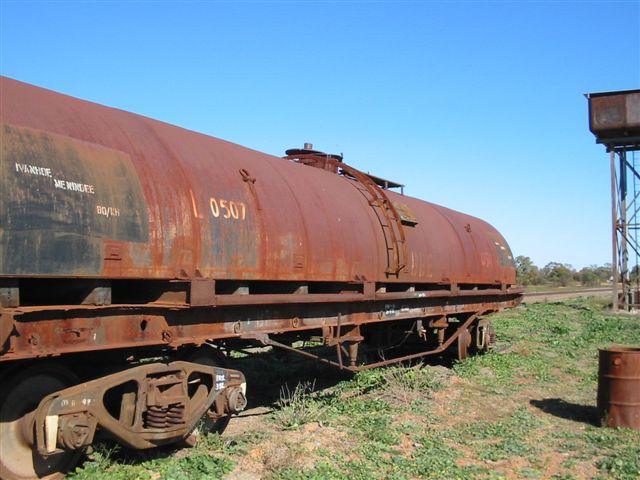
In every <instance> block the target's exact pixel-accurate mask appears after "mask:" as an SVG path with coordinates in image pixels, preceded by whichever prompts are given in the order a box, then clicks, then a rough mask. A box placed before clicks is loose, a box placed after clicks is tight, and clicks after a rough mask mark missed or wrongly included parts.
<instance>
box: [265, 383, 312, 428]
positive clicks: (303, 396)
mask: <svg viewBox="0 0 640 480" xmlns="http://www.w3.org/2000/svg"><path fill="white" fill-rule="evenodd" d="M314 387H315V383H309V382H305V383H298V384H297V385H296V386H295V388H294V389H293V390H291V389H290V388H289V386H288V385H286V384H285V385H284V386H283V387H282V388H281V389H280V399H279V400H278V401H277V402H276V405H277V409H276V410H275V411H274V412H273V418H274V420H275V421H276V423H277V424H279V425H280V426H282V428H284V429H296V428H298V427H300V426H301V425H304V424H306V423H310V422H315V421H318V420H319V419H320V417H321V414H322V408H321V405H320V404H319V403H318V402H316V400H315V399H314V398H313V396H312V393H313V390H314Z"/></svg>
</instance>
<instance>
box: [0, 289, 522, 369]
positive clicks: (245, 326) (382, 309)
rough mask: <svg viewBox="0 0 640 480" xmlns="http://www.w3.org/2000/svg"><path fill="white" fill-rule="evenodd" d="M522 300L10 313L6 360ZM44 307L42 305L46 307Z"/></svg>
mask: <svg viewBox="0 0 640 480" xmlns="http://www.w3.org/2000/svg"><path fill="white" fill-rule="evenodd" d="M519 302H520V297H519V295H517V294H511V295H504V296H498V295H488V296H484V297H483V296H476V297H471V296H464V297H457V296H452V297H449V298H447V297H444V298H438V297H436V298H423V299H419V298H418V299H413V300H406V301H397V300H396V301H383V302H381V301H374V302H362V301H361V302H347V303H311V304H308V303H300V304H279V305H270V306H269V307H268V308H265V307H264V306H263V305H250V304H246V305H238V306H234V307H226V308H220V307H217V308H215V309H201V308H198V309H193V308H191V309H187V308H167V307H165V308H155V309H152V308H147V307H143V306H135V307H133V306H132V307H128V308H120V307H116V306H113V307H103V308H90V307H75V308H74V307H73V306H69V307H66V308H64V309H61V310H58V311H47V310H41V309H40V310H35V311H28V308H27V307H25V310H26V311H25V312H23V313H20V314H18V313H16V314H14V315H7V316H5V317H3V318H2V320H3V321H6V322H10V325H11V328H12V334H11V335H10V336H9V338H8V340H7V341H5V347H4V348H5V349H4V352H3V355H2V360H3V361H10V360H17V359H24V358H34V357H43V356H49V355H59V354H62V353H72V352H86V351H97V350H107V349H113V348H133V347H136V346H137V347H143V346H169V347H174V348H176V347H179V346H181V345H185V344H201V343H204V342H205V341H207V340H211V339H228V338H240V337H241V336H242V335H245V334H249V333H270V332H287V331H298V332H304V331H308V330H312V329H318V328H322V327H323V326H335V325H337V324H338V319H340V320H341V322H342V324H343V325H344V326H348V325H359V324H375V323H379V322H386V321H389V320H402V319H411V318H421V317H426V316H433V315H443V314H456V313H464V312H469V313H473V312H478V311H484V310H491V311H499V310H501V309H504V308H508V307H513V306H515V305H517V304H518V303H519ZM39 308H40V307H39Z"/></svg>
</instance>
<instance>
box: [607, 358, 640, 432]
mask: <svg viewBox="0 0 640 480" xmlns="http://www.w3.org/2000/svg"><path fill="white" fill-rule="evenodd" d="M599 363H600V365H599V373H598V416H599V418H600V420H601V422H602V426H603V427H614V428H615V427H624V428H633V429H636V430H640V347H620V346H612V347H610V348H608V349H601V350H600V361H599Z"/></svg>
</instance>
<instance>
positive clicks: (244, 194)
mask: <svg viewBox="0 0 640 480" xmlns="http://www.w3.org/2000/svg"><path fill="white" fill-rule="evenodd" d="M0 82H1V83H0V90H1V93H2V102H1V110H0V118H1V123H2V125H1V126H0V128H1V129H2V130H1V132H2V133H1V135H2V136H1V148H2V154H1V162H0V302H1V304H0V382H1V385H2V389H1V391H0V438H1V439H2V440H1V442H0V477H1V478H3V479H14V478H20V479H24V478H40V477H45V476H48V475H54V476H55V475H59V474H62V473H63V472H64V471H65V470H67V469H68V468H70V467H72V466H73V465H74V464H75V463H76V462H77V460H78V457H79V455H80V452H82V449H83V448H85V447H86V446H88V445H90V444H91V443H92V442H93V440H94V437H95V436H96V435H98V434H99V435H104V436H107V437H110V438H112V439H115V440H116V441H118V442H120V443H122V444H124V445H125V446H128V447H131V448H136V449H145V448H152V447H155V446H158V445H163V444H167V443H172V442H179V441H183V442H184V441H187V442H188V441H189V440H190V439H191V438H192V437H193V436H194V435H193V432H194V429H196V428H208V429H212V430H217V431H221V430H222V429H223V428H224V427H225V425H226V423H227V422H228V419H229V417H230V415H232V414H233V413H236V412H238V411H240V410H242V409H243V408H244V406H245V405H246V397H245V393H246V390H245V389H246V382H245V379H244V376H243V374H242V373H241V372H240V371H237V370H234V369H231V368H229V367H228V366H227V363H226V361H225V359H226V356H225V354H228V352H230V351H233V350H234V349H240V348H246V347H247V346H256V345H257V346H271V347H273V348H280V349H284V350H286V351H289V352H292V353H296V354H300V355H304V356H307V357H309V358H310V359H313V360H315V361H319V362H322V363H324V364H326V365H329V366H333V367H336V368H338V369H342V370H345V371H352V372H355V371H358V370H360V369H363V368H371V367H376V366H382V365H387V364H390V363H394V362H400V361H405V360H412V359H419V358H423V357H426V356H429V355H441V354H444V353H446V352H452V353H453V355H454V356H456V357H458V358H465V357H466V356H467V355H471V354H477V353H482V352H483V351H485V350H487V349H488V348H489V346H490V344H491V343H492V341H493V337H494V335H493V330H492V327H491V323H490V319H489V318H487V315H488V314H490V313H492V312H496V311H499V310H501V309H504V308H507V307H513V306H515V305H517V304H518V303H519V302H520V300H521V294H522V291H521V290H520V289H518V288H517V287H516V286H515V283H516V275H515V268H514V264H513V258H512V256H511V252H510V250H509V247H508V245H507V243H506V241H505V240H504V238H503V237H502V236H501V235H500V233H499V232H498V231H497V230H495V229H494V228H493V227H492V226H490V225H489V224H487V223H486V222H484V221H482V220H480V219H478V218H474V217H471V216H468V215H465V214H462V213H459V212H456V211H453V210H450V209H448V208H445V207H442V206H438V205H434V204H431V203H427V202H424V201H421V200H418V199H415V198H411V197H409V196H405V195H404V194H403V192H396V191H393V190H394V189H396V188H397V187H401V186H400V185H399V184H396V183H394V182H390V181H387V180H384V179H381V178H378V177H375V176H372V175H368V174H365V173H363V172H360V171H358V170H357V169H355V168H352V167H350V166H348V165H347V164H345V163H344V162H343V159H342V157H341V156H337V155H328V154H325V153H322V152H319V151H315V150H313V149H312V147H311V146H310V145H305V148H303V149H294V150H288V151H287V154H286V156H284V157H282V158H281V157H274V156H271V155H267V154H264V153H260V152H257V151H254V150H251V149H248V148H245V147H242V146H239V145H235V144H232V143H229V142H226V141H223V140H219V139H217V138H212V137H210V136H206V135H202V134H199V133H195V132H192V131H187V130H185V129H182V128H178V127H175V126H172V125H168V124H166V123H162V122H159V121H156V120H152V119H149V118H145V117H142V116H139V115H135V114H132V113H129V112H125V111H121V110H117V109H113V108H108V107H105V106H101V105H97V104H94V103H90V102H86V101H82V100H79V99H76V98H72V97H69V96H66V95H62V94H59V93H55V92H52V91H49V90H45V89H42V88H38V87H35V86H32V85H28V84H25V83H22V82H19V81H16V80H12V79H9V78H2V79H1V81H0ZM398 337H401V338H402V339H404V340H405V341H407V342H411V343H412V345H413V350H412V353H409V354H406V351H402V350H397V352H398V353H397V355H395V356H394V355H393V352H394V351H395V350H393V349H387V350H386V355H385V358H384V359H381V358H377V359H374V360H372V361H369V360H367V357H365V356H364V355H362V352H363V348H362V347H373V348H374V349H375V348H381V347H383V348H384V347H389V346H391V345H392V344H395V343H396V341H397V338H398ZM309 338H314V339H317V338H319V339H321V341H322V342H323V344H324V345H325V346H327V347H330V348H327V349H325V350H326V355H325V354H322V355H320V354H318V353H317V352H316V350H314V351H313V352H311V351H308V350H305V349H300V348H294V346H295V345H296V343H295V341H296V340H305V339H309ZM201 419H204V420H205V421H204V422H203V424H204V427H196V425H201V423H199V422H200V420H201Z"/></svg>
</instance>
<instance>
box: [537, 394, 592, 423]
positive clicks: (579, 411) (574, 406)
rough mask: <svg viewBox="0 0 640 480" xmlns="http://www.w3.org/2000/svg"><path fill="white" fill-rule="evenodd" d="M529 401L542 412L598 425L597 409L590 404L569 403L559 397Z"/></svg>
mask: <svg viewBox="0 0 640 480" xmlns="http://www.w3.org/2000/svg"><path fill="white" fill-rule="evenodd" d="M529 403H530V404H531V405H533V406H534V407H536V408H539V409H540V410H542V411H543V412H545V413H548V414H549V415H553V416H554V417H558V418H564V419H566V420H572V421H574V422H581V423H586V424H589V425H594V426H596V427H597V426H599V423H598V410H597V409H596V407H594V406H591V405H581V404H579V403H571V402H567V401H566V400H563V399H561V398H544V399H542V400H531V401H530V402H529Z"/></svg>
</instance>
